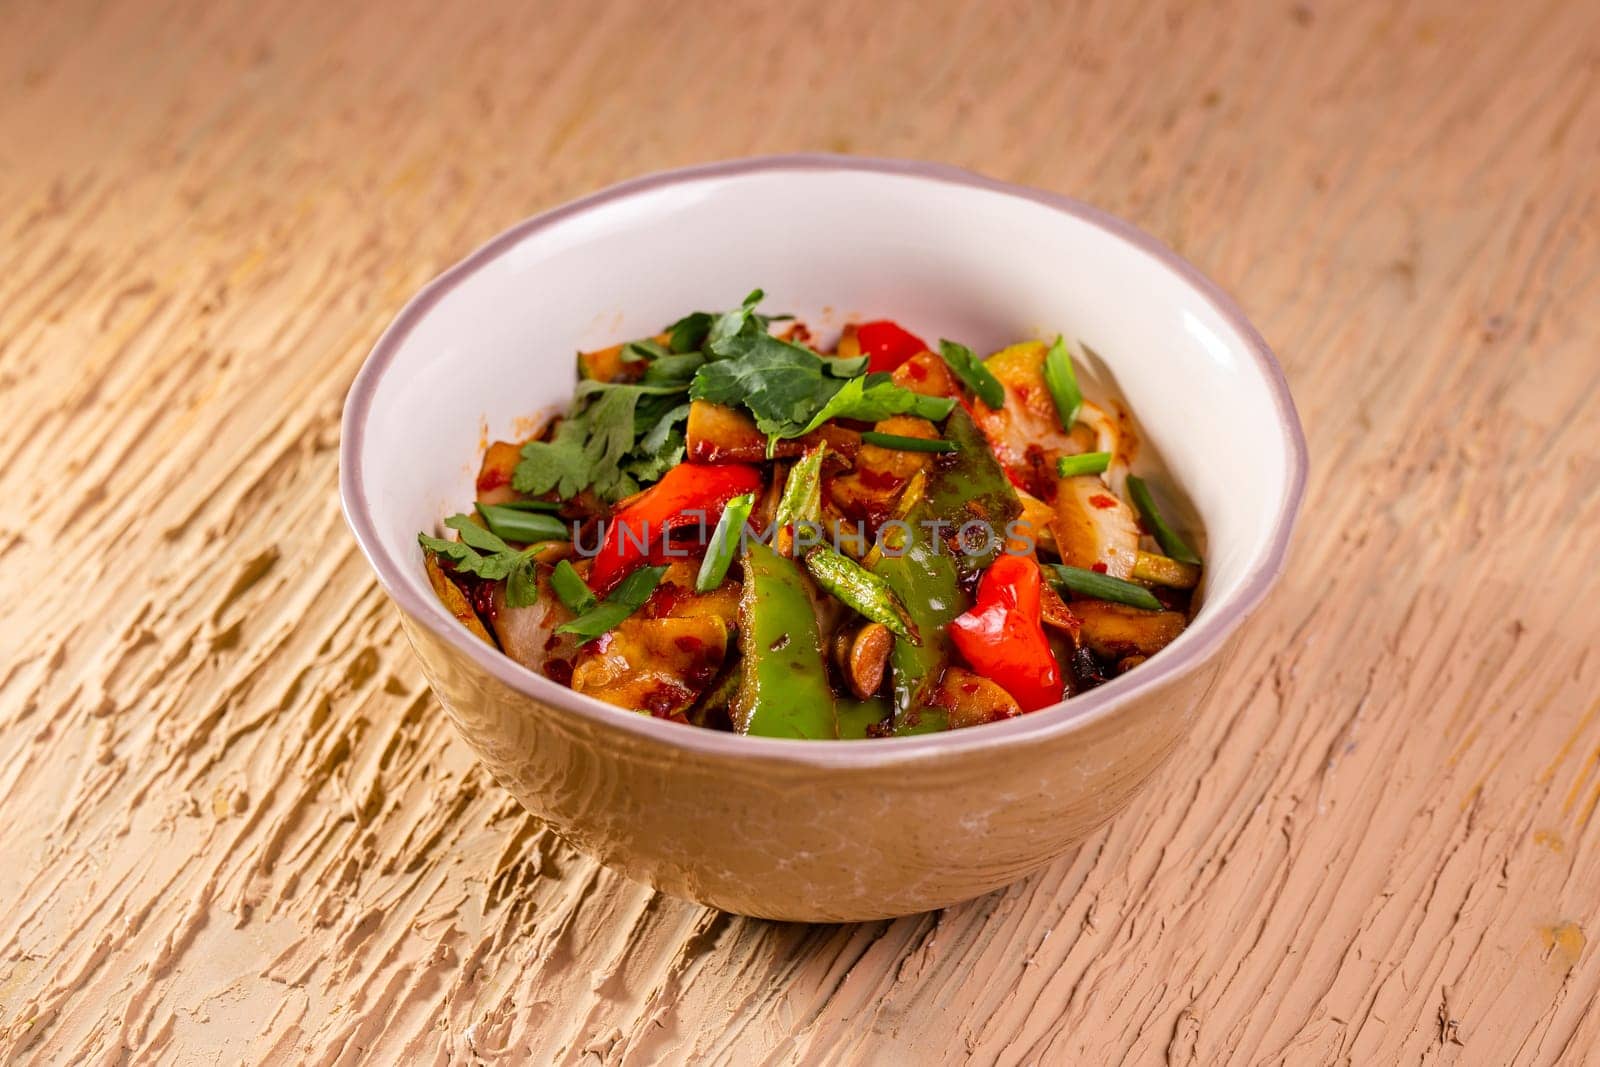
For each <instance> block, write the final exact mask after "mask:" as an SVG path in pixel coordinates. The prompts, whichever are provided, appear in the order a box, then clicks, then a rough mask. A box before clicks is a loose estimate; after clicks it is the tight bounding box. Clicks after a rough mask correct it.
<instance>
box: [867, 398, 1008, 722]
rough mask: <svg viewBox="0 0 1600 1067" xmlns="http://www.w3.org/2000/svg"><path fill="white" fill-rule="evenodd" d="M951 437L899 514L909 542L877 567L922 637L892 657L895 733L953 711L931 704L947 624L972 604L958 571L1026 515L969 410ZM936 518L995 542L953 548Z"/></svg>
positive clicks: (976, 561) (989, 552)
mask: <svg viewBox="0 0 1600 1067" xmlns="http://www.w3.org/2000/svg"><path fill="white" fill-rule="evenodd" d="M945 437H946V439H947V440H950V441H952V442H954V443H955V444H956V445H957V447H958V449H959V451H957V452H955V453H954V454H952V455H951V456H949V457H947V458H945V459H943V460H941V461H940V462H939V463H938V464H936V465H935V467H934V469H933V470H932V471H931V472H930V473H929V475H928V478H927V480H926V483H925V485H924V486H923V489H922V491H921V493H920V494H919V495H918V496H917V498H916V499H914V500H911V501H909V502H908V503H907V505H906V506H905V510H904V511H903V513H902V515H901V520H902V521H903V522H904V523H905V524H906V527H907V528H908V529H909V531H910V537H909V538H907V540H906V543H905V544H904V545H902V546H898V547H897V546H894V545H888V546H886V547H885V550H884V552H883V553H882V554H881V556H879V558H878V559H877V560H876V561H875V562H874V563H873V565H872V568H871V569H872V573H873V574H875V575H877V576H878V577H880V578H882V579H883V580H884V581H885V582H887V583H888V585H889V587H890V588H891V589H893V590H894V592H895V593H896V594H897V595H898V596H899V598H900V601H901V603H902V604H904V605H905V608H906V613H907V614H908V615H909V617H910V619H911V621H912V623H913V624H914V625H915V626H916V628H917V631H918V633H919V634H921V636H922V644H920V645H916V644H913V643H911V642H910V641H909V640H906V639H904V638H897V639H896V640H895V643H894V651H893V652H891V653H890V655H889V667H890V670H891V672H892V675H893V682H892V689H893V693H894V731H895V733H896V734H908V733H929V732H933V731H937V730H942V729H944V728H945V726H946V721H945V720H946V717H947V713H946V712H945V711H944V709H942V708H938V707H934V706H931V705H930V704H929V699H930V698H931V697H932V696H933V693H934V690H935V689H937V688H938V685H939V679H940V678H941V677H942V676H943V675H944V669H945V667H946V666H948V665H949V664H950V662H951V660H952V659H953V658H954V656H955V648H954V646H953V645H952V644H951V642H950V638H949V636H948V634H947V632H946V631H947V627H948V626H949V624H950V622H951V620H953V619H954V618H955V617H956V616H957V615H960V614H961V613H962V612H963V611H965V610H966V609H967V607H968V606H969V598H968V596H967V595H966V594H965V593H963V592H962V591H961V585H960V580H959V579H960V576H961V574H962V573H963V572H965V573H968V574H971V573H975V572H977V571H980V570H982V569H983V568H985V567H987V566H989V565H990V564H991V563H993V562H994V560H995V557H997V556H998V555H999V554H1000V551H1001V548H1002V546H1003V545H1004V542H1005V527H1006V525H1007V524H1008V523H1010V522H1011V521H1012V520H1014V519H1015V518H1016V517H1017V516H1018V515H1020V514H1021V513H1022V503H1021V501H1020V500H1019V499H1018V498H1017V493H1016V490H1015V489H1013V488H1012V487H1011V483H1010V481H1009V480H1007V478H1006V475H1005V471H1003V470H1001V468H1000V464H999V463H998V462H997V461H996V460H995V458H994V453H993V452H991V451H990V450H989V444H988V442H987V441H986V440H985V439H984V436H983V432H982V431H981V430H979V429H978V427H977V425H976V424H974V423H973V421H972V419H971V417H970V416H968V415H967V413H966V411H965V410H964V409H962V408H959V407H958V408H956V409H955V410H954V411H952V412H951V413H950V418H949V419H948V420H947V421H946V423H945ZM935 520H938V521H940V522H942V523H943V526H942V527H941V529H945V530H950V531H952V532H955V531H958V530H960V528H961V527H962V526H964V525H966V524H968V523H974V522H975V523H978V524H979V529H980V531H987V532H988V533H989V534H990V535H991V536H988V537H986V538H985V540H986V541H988V542H990V543H989V544H986V545H977V546H968V547H972V548H976V549H977V550H976V551H971V552H954V551H952V550H951V547H950V545H949V543H948V542H947V541H946V540H945V538H944V537H942V536H940V534H939V533H938V532H937V531H936V530H934V529H933V528H931V527H930V525H928V524H930V523H932V522H933V521H935Z"/></svg>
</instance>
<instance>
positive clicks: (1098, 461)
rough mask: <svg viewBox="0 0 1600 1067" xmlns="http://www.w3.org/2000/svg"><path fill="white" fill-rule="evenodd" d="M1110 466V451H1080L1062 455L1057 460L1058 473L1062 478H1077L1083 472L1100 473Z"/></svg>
mask: <svg viewBox="0 0 1600 1067" xmlns="http://www.w3.org/2000/svg"><path fill="white" fill-rule="evenodd" d="M1109 466H1111V453H1110V452H1080V453H1078V454H1077V455H1076V456H1062V457H1061V458H1060V459H1058V460H1056V474H1057V475H1058V476H1060V477H1062V478H1075V477H1077V476H1079V475H1082V474H1100V473H1102V472H1104V471H1105V469H1106V468H1107V467H1109Z"/></svg>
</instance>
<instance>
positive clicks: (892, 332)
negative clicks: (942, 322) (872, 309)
mask: <svg viewBox="0 0 1600 1067" xmlns="http://www.w3.org/2000/svg"><path fill="white" fill-rule="evenodd" d="M856 343H857V344H858V345H860V346H861V354H862V355H864V356H866V357H867V370H868V371H871V372H873V373H877V372H878V371H892V370H894V369H895V368H896V367H898V366H899V365H900V364H902V363H904V362H905V361H906V360H908V359H910V358H911V357H912V356H914V355H916V354H917V353H918V352H926V351H928V343H927V342H926V341H924V340H923V339H922V338H920V337H918V336H917V335H916V334H914V333H910V332H908V331H906V330H903V329H901V328H900V326H898V325H897V324H895V323H893V322H890V321H889V320H888V319H879V320H878V321H876V322H863V323H862V324H861V325H860V326H857V327H856Z"/></svg>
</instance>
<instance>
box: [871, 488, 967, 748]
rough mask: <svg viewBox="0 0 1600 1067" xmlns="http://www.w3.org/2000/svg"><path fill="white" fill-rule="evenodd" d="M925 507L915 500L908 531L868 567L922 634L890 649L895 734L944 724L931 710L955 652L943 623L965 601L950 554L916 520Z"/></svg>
mask: <svg viewBox="0 0 1600 1067" xmlns="http://www.w3.org/2000/svg"><path fill="white" fill-rule="evenodd" d="M925 507H926V505H925V504H919V505H918V506H916V507H914V508H913V509H912V510H911V511H910V512H908V513H907V517H906V520H905V521H906V522H907V523H908V524H909V526H910V529H911V530H912V531H913V532H912V534H911V536H910V537H908V538H907V539H906V541H905V543H904V544H903V545H900V546H896V547H895V548H894V550H893V551H891V550H889V548H888V547H886V549H885V551H883V552H882V553H881V554H880V555H879V557H878V559H877V561H876V562H875V563H874V564H873V566H872V573H874V574H876V575H877V576H878V577H879V578H882V579H883V580H884V581H885V582H887V583H888V585H889V587H890V588H891V589H893V590H894V592H895V594H896V595H897V596H899V598H900V602H901V603H902V604H903V605H905V609H906V614H907V615H908V616H909V617H910V619H911V623H912V625H914V626H915V627H916V628H917V632H918V633H919V634H920V635H921V636H922V643H921V644H920V645H918V644H912V643H911V642H910V641H907V640H903V639H897V640H896V641H895V643H894V651H893V652H892V653H890V657H889V663H890V667H891V670H892V682H893V687H892V688H893V703H894V729H895V732H896V733H906V732H915V731H917V730H919V729H921V728H926V729H942V728H943V714H942V712H934V711H932V710H930V709H931V706H932V701H931V697H932V696H933V692H934V688H935V687H936V686H937V685H938V684H939V677H940V675H941V674H942V673H943V672H944V668H945V666H946V665H947V664H948V663H949V662H950V660H951V658H952V656H953V653H954V646H952V645H951V643H950V638H949V634H948V630H947V628H948V626H949V624H950V622H951V620H952V619H954V618H955V617H956V616H957V615H960V614H961V612H962V609H963V608H964V607H965V606H966V598H965V596H964V594H963V593H962V592H961V587H960V585H959V584H958V582H957V577H956V561H955V559H954V558H953V557H952V556H951V554H950V552H949V550H948V548H946V547H945V546H943V545H939V546H935V545H934V543H933V539H932V535H931V533H930V532H929V531H928V530H927V528H925V527H922V526H920V525H919V521H920V518H921V516H922V515H925V514H927V511H926V510H925Z"/></svg>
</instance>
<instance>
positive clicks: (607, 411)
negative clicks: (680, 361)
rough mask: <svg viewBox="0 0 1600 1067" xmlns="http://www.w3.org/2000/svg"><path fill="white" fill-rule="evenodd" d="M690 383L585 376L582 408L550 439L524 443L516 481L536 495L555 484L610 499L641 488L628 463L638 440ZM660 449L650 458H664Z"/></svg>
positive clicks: (566, 491)
mask: <svg viewBox="0 0 1600 1067" xmlns="http://www.w3.org/2000/svg"><path fill="white" fill-rule="evenodd" d="M673 358H676V357H673ZM686 388H688V385H687V383H682V382H680V383H677V384H670V383H662V384H639V385H628V384H623V383H609V382H595V381H585V382H579V383H578V387H577V389H576V391H575V393H574V396H575V398H576V399H575V404H576V405H577V410H576V411H575V412H574V413H573V414H571V415H569V416H567V418H566V419H565V420H563V421H562V423H561V425H560V426H559V427H557V428H556V432H555V434H554V435H553V436H552V437H551V439H550V440H549V441H530V442H529V443H528V444H526V445H523V446H522V461H521V462H520V463H518V464H517V467H516V470H515V471H514V472H513V473H512V477H511V484H512V487H513V488H515V489H516V490H517V491H518V492H520V493H527V494H528V495H530V496H541V495H543V494H545V493H548V492H550V491H551V490H552V489H553V490H555V492H556V494H557V495H558V496H560V497H561V498H562V499H563V500H565V499H569V498H571V497H573V496H576V495H577V494H579V493H581V492H582V491H583V490H585V489H587V488H591V487H592V488H593V489H594V491H595V492H596V493H597V494H598V495H599V496H600V497H602V498H603V499H606V500H620V499H622V498H623V497H625V496H628V495H630V494H632V493H635V492H637V491H638V489H639V483H638V482H637V481H636V480H635V477H636V476H635V475H633V474H631V473H630V472H629V470H628V469H627V467H628V466H629V465H630V464H629V463H628V457H629V456H630V454H631V453H633V451H634V450H635V447H636V445H635V441H636V440H638V438H639V437H641V436H642V435H647V434H648V433H649V431H650V430H651V429H653V428H654V427H656V426H657V425H659V422H660V419H661V418H662V417H663V415H664V414H666V413H667V412H668V411H670V410H671V409H673V408H675V407H678V406H681V404H682V397H683V392H684V390H685V389H686ZM663 432H665V431H663ZM660 452H661V448H660V446H659V445H657V446H656V447H655V448H652V449H648V450H646V458H655V459H659V454H660ZM655 466H659V462H658V463H657V464H656V465H655ZM652 469H653V468H652ZM661 469H662V470H663V471H664V470H665V468H664V467H662V468H661ZM659 476H660V475H659V474H657V475H654V477H659Z"/></svg>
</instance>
